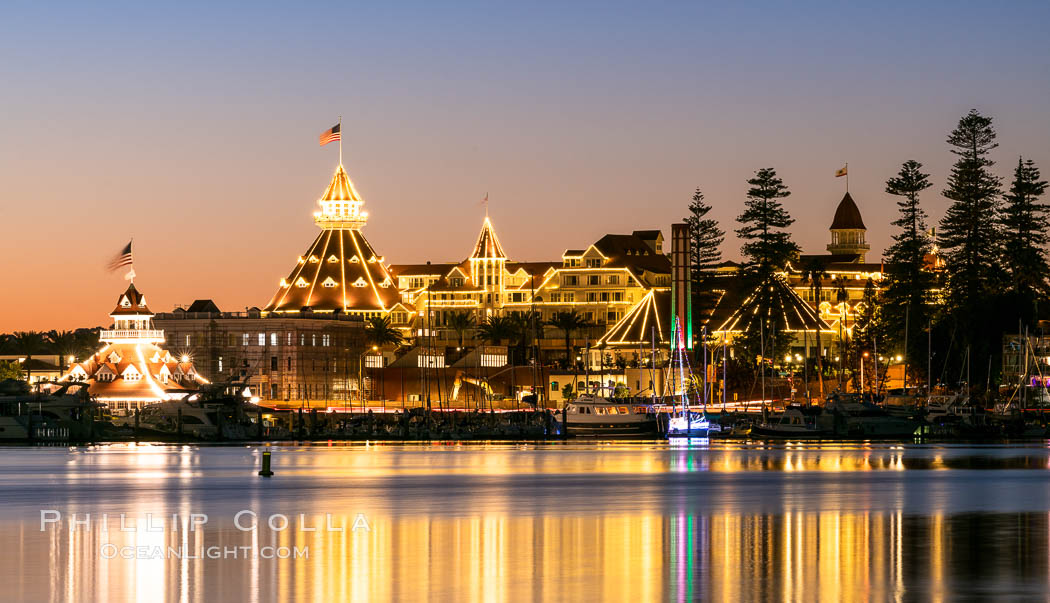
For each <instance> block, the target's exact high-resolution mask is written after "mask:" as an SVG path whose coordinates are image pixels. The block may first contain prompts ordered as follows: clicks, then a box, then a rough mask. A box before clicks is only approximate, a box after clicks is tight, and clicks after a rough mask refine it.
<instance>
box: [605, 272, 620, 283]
mask: <svg viewBox="0 0 1050 603" xmlns="http://www.w3.org/2000/svg"><path fill="white" fill-rule="evenodd" d="M607 280H608V282H609V284H610V285H618V284H620V275H619V274H610V275H609V278H608V279H607Z"/></svg>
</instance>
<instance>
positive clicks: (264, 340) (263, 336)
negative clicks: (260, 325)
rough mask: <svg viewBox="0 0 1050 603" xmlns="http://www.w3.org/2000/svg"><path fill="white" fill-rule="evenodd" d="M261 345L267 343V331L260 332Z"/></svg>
mask: <svg viewBox="0 0 1050 603" xmlns="http://www.w3.org/2000/svg"><path fill="white" fill-rule="evenodd" d="M259 345H266V333H259Z"/></svg>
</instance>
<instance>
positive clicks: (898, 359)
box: [897, 354, 903, 362]
mask: <svg viewBox="0 0 1050 603" xmlns="http://www.w3.org/2000/svg"><path fill="white" fill-rule="evenodd" d="M901 360H903V358H901V355H900V354H897V362H900V361H901Z"/></svg>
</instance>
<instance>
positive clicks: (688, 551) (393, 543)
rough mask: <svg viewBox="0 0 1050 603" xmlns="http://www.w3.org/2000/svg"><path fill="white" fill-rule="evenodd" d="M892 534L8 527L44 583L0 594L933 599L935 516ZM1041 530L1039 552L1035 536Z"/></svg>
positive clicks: (486, 525) (867, 522) (941, 532)
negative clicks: (130, 552)
mask: <svg viewBox="0 0 1050 603" xmlns="http://www.w3.org/2000/svg"><path fill="white" fill-rule="evenodd" d="M1042 517H1043V521H1044V522H1047V523H1048V524H1050V521H1047V517H1046V516H1045V514H1044V515H1043V516H1042ZM290 519H291V520H292V521H293V525H297V522H298V520H297V519H294V518H290ZM903 522H904V517H903V516H902V515H901V514H900V513H882V514H874V513H868V512H862V513H843V512H826V513H821V512H804V511H803V512H799V511H791V512H786V513H783V514H777V515H741V514H736V513H732V512H726V513H718V514H713V515H689V514H672V515H669V516H663V515H659V514H652V513H650V514H639V515H613V516H597V517H578V516H576V517H572V516H557V515H543V516H514V515H507V514H484V515H481V516H474V517H425V516H420V517H401V518H393V517H378V518H375V519H374V520H373V521H372V522H370V525H369V528H370V529H369V530H359V531H347V532H343V533H331V532H326V531H324V530H317V531H303V530H301V529H296V530H292V529H288V530H285V531H281V532H271V531H269V530H267V529H260V530H258V531H252V532H240V531H237V530H235V529H231V528H230V527H229V526H225V527H222V528H218V529H216V528H211V527H209V528H208V529H206V530H204V531H202V532H191V531H188V526H187V525H186V523H185V522H180V523H179V524H178V525H177V526H176V529H175V530H171V529H170V526H165V527H166V529H165V530H164V531H161V532H149V531H146V529H145V527H146V526H145V525H139V526H138V527H137V528H136V530H135V531H134V532H119V531H115V530H114V525H110V531H109V532H108V533H104V532H101V530H100V529H99V528H98V527H97V526H96V527H95V528H94V529H92V530H78V531H66V530H59V531H55V532H51V533H39V532H34V531H26V530H23V529H21V528H18V527H16V526H9V525H8V526H5V527H4V528H2V529H0V536H2V537H4V538H5V540H7V541H9V542H12V543H19V544H18V545H17V546H14V547H9V548H8V549H7V550H5V551H4V552H3V553H0V561H2V562H3V563H5V564H7V565H8V566H9V567H10V565H11V564H12V563H14V562H15V561H16V560H17V559H27V558H33V557H37V556H40V555H43V557H44V558H49V559H50V560H51V564H52V567H51V570H52V571H51V573H50V582H48V580H38V579H37V578H35V577H34V576H33V575H31V574H28V573H27V574H24V575H21V576H15V577H14V583H13V584H9V585H8V591H7V592H8V593H9V594H11V595H12V596H15V597H19V598H29V599H34V598H44V599H46V598H49V595H48V593H49V592H50V593H51V594H55V595H58V594H61V597H62V598H64V597H65V596H67V595H73V598H81V599H96V600H104V599H108V600H128V599H136V600H145V601H153V600H182V601H187V600H199V599H200V598H201V596H202V595H207V596H206V598H208V599H221V600H233V599H235V598H236V599H240V600H253V601H254V600H262V601H267V600H274V599H279V600H302V601H336V600H347V601H392V600H424V599H433V598H437V599H456V600H464V601H465V600H484V601H533V600H559V601H583V600H603V601H651V600H660V599H671V600H690V599H695V598H700V599H709V600H769V599H777V600H783V601H806V600H813V599H814V598H816V597H815V594H816V593H819V598H822V599H829V600H842V601H846V600H857V601H861V600H864V601H870V600H880V601H885V600H897V601H899V600H902V598H904V597H905V594H907V590H906V589H905V576H904V575H903V572H904V571H905V569H906V568H907V569H910V570H911V571H914V572H917V573H918V574H919V576H920V579H921V580H922V582H923V583H924V584H926V583H927V582H928V588H929V590H928V595H929V599H930V600H934V601H938V600H945V599H947V598H948V597H949V590H948V587H949V582H948V580H949V579H950V578H949V576H948V574H947V563H948V559H949V558H950V557H951V556H952V551H951V550H950V549H948V548H947V545H946V543H947V542H948V541H949V540H948V538H949V537H948V535H947V533H946V530H947V526H946V520H945V518H944V517H943V516H941V515H937V516H933V517H929V518H915V519H914V520H913V522H912V525H911V532H912V535H911V536H909V531H906V530H905V529H904V526H903ZM260 523H261V524H263V525H265V518H260ZM353 523H354V516H353V515H341V516H336V517H334V518H333V525H337V526H339V525H343V526H347V527H349V526H352V525H353ZM305 525H307V526H309V525H310V524H309V523H307V524H305ZM319 526H320V524H319ZM297 527H301V524H299V525H297ZM12 528H15V529H16V532H11V529H12ZM924 533H925V534H927V535H928V536H929V540H928V541H927V540H926V539H925V538H924V537H923V536H922V535H923V534H924ZM1041 533H1042V535H1043V537H1044V539H1045V535H1046V531H1045V528H1044V530H1043V531H1041ZM105 542H112V543H115V544H118V545H123V544H128V545H131V546H139V547H142V546H146V547H155V546H156V547H169V546H170V547H179V546H182V547H191V548H192V547H201V546H205V547H206V546H219V547H239V546H246V547H249V548H252V549H253V550H255V549H258V548H259V547H260V545H265V544H269V545H272V546H286V547H299V548H309V551H310V553H309V555H310V556H309V559H298V560H290V559H285V560H266V559H258V558H253V559H226V558H223V559H181V560H178V559H132V560H129V559H121V558H115V559H100V558H99V555H98V554H97V549H98V546H100V544H101V543H105ZM927 546H928V548H927ZM1043 548H1044V550H1045V543H1044V545H1043ZM909 551H911V553H912V554H917V553H918V552H919V551H928V553H926V552H923V553H922V554H921V555H920V557H922V556H926V554H928V555H929V560H930V565H929V567H928V573H927V572H925V571H923V570H922V569H921V568H920V567H918V566H915V565H914V561H915V559H912V560H910V561H909V560H908V559H905V555H906V554H908V552H909ZM1040 561H1042V562H1043V563H1045V560H1044V559H1042V558H1041V559H1040ZM58 568H62V571H57V572H56V571H54V570H56V569H58ZM913 579H914V577H913ZM920 598H924V597H920Z"/></svg>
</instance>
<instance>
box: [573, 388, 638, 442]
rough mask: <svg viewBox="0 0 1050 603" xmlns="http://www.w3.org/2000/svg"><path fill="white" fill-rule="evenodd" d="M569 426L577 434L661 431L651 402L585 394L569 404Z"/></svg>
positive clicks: (635, 434)
mask: <svg viewBox="0 0 1050 603" xmlns="http://www.w3.org/2000/svg"><path fill="white" fill-rule="evenodd" d="M565 430H566V433H567V434H568V435H570V436H577V437H581V436H582V437H610V438H616V437H644V436H655V435H657V433H658V424H657V420H656V413H655V412H654V411H653V407H652V406H651V405H649V404H644V403H640V402H638V401H629V400H616V399H613V400H609V399H607V398H602V397H601V396H596V395H593V394H582V395H580V397H578V398H576V399H575V400H573V401H572V402H569V403H568V404H567V405H566V407H565Z"/></svg>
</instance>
